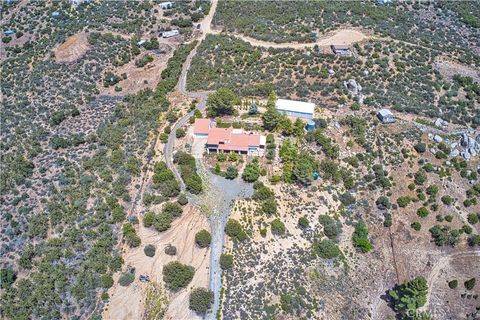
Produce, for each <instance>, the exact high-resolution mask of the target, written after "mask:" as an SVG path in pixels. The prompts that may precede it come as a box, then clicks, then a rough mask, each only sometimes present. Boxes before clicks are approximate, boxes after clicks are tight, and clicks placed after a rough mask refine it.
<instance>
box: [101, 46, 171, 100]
mask: <svg viewBox="0 0 480 320" xmlns="http://www.w3.org/2000/svg"><path fill="white" fill-rule="evenodd" d="M146 54H148V55H150V56H152V57H153V61H152V62H150V63H148V64H147V65H146V66H144V67H140V68H139V67H137V66H136V65H135V60H137V59H139V57H140V56H139V57H137V58H135V59H134V60H132V61H130V62H129V63H127V64H125V65H123V66H121V67H119V68H116V69H114V70H113V73H114V74H116V75H119V76H121V75H123V74H126V75H127V78H126V79H124V80H122V81H120V82H119V83H117V84H116V85H115V86H111V87H108V88H105V87H104V86H103V83H102V82H100V83H99V84H98V87H99V90H100V94H102V95H109V96H124V95H127V94H135V93H137V92H139V91H141V90H144V89H146V88H155V87H156V86H157V84H158V82H159V81H160V78H161V74H162V71H163V70H164V69H165V68H166V66H167V62H168V59H169V58H170V57H171V56H172V55H173V50H172V48H171V47H169V46H168V49H165V50H164V51H162V53H154V52H148V53H146ZM115 87H120V88H122V90H121V91H115Z"/></svg>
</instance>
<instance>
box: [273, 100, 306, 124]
mask: <svg viewBox="0 0 480 320" xmlns="http://www.w3.org/2000/svg"><path fill="white" fill-rule="evenodd" d="M275 107H276V108H277V111H278V112H280V113H283V114H285V115H287V116H291V117H299V118H307V119H312V118H313V115H314V113H315V103H311V102H303V101H295V100H286V99H278V100H277V102H276V104H275Z"/></svg>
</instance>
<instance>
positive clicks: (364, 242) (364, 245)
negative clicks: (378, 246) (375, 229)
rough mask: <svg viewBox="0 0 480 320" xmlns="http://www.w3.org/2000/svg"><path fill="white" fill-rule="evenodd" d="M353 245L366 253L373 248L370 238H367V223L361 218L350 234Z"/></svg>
mask: <svg viewBox="0 0 480 320" xmlns="http://www.w3.org/2000/svg"><path fill="white" fill-rule="evenodd" d="M352 241H353V245H354V246H355V247H357V248H358V249H360V251H362V252H363V253H367V252H369V251H370V250H372V249H373V246H372V244H371V243H370V240H368V229H367V225H366V224H365V222H364V221H363V220H359V221H358V222H357V224H356V225H355V230H354V232H353V235H352Z"/></svg>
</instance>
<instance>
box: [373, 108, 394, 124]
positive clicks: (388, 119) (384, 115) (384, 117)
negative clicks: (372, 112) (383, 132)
mask: <svg viewBox="0 0 480 320" xmlns="http://www.w3.org/2000/svg"><path fill="white" fill-rule="evenodd" d="M377 117H378V119H380V121H382V123H394V122H395V116H394V115H393V113H392V112H391V111H390V110H388V109H381V110H380V111H378V113H377Z"/></svg>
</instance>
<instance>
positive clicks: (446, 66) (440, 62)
mask: <svg viewBox="0 0 480 320" xmlns="http://www.w3.org/2000/svg"><path fill="white" fill-rule="evenodd" d="M433 66H434V68H435V69H437V70H438V71H439V72H440V74H441V75H442V76H444V77H445V78H447V79H452V78H453V76H454V75H456V74H459V75H461V76H463V77H472V78H473V79H474V80H475V81H480V69H478V68H475V67H472V66H467V65H464V64H460V63H458V62H455V61H450V60H447V59H442V58H440V59H437V60H436V61H435V63H434V64H433Z"/></svg>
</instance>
